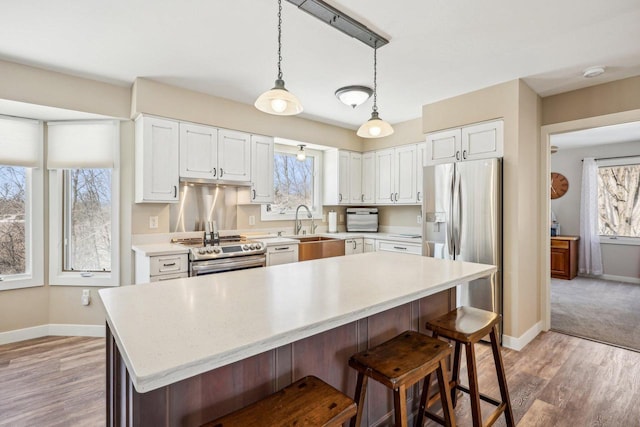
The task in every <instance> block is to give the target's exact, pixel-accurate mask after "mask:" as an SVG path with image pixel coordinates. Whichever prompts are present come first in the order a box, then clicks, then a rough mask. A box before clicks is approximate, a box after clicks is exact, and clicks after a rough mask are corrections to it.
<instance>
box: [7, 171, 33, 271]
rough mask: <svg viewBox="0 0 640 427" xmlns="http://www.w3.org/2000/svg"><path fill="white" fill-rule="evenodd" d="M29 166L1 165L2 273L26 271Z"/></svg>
mask: <svg viewBox="0 0 640 427" xmlns="http://www.w3.org/2000/svg"><path fill="white" fill-rule="evenodd" d="M26 189H27V169H26V168H24V167H19V166H0V275H13V274H23V273H25V272H26V258H27V256H26V255H27V254H26V245H25V236H26V228H25V227H26V223H25V218H26V197H27V194H26Z"/></svg>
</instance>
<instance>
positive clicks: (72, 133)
mask: <svg viewBox="0 0 640 427" xmlns="http://www.w3.org/2000/svg"><path fill="white" fill-rule="evenodd" d="M47 127H48V130H47V135H48V140H47V141H48V151H47V154H48V156H47V168H48V169H83V168H84V169H97V168H105V169H111V168H113V167H114V164H115V153H116V152H117V150H116V147H117V143H118V141H119V134H118V133H119V126H118V122H117V121H113V120H105V121H83V122H49V123H47Z"/></svg>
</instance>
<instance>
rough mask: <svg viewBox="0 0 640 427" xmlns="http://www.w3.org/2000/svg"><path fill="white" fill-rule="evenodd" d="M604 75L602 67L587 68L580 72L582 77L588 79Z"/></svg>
mask: <svg viewBox="0 0 640 427" xmlns="http://www.w3.org/2000/svg"><path fill="white" fill-rule="evenodd" d="M602 74H604V67H589V68H587V69H586V70H584V71H583V72H582V77H584V78H586V79H590V78H593V77H598V76H600V75H602Z"/></svg>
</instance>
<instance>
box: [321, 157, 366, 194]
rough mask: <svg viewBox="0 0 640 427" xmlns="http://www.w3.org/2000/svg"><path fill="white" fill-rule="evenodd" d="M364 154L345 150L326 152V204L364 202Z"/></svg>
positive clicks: (324, 174) (324, 175)
mask: <svg viewBox="0 0 640 427" xmlns="http://www.w3.org/2000/svg"><path fill="white" fill-rule="evenodd" d="M361 171H362V154H360V153H354V152H350V151H344V150H327V151H325V152H324V173H323V178H324V204H325V205H330V206H331V205H353V204H360V203H361V200H362V183H361V180H362V176H361V174H362V173H361Z"/></svg>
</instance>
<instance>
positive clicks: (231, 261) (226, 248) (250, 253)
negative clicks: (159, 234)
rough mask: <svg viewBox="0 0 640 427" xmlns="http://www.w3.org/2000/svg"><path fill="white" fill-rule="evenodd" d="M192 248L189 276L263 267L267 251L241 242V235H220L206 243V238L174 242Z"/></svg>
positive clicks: (176, 240)
mask: <svg viewBox="0 0 640 427" xmlns="http://www.w3.org/2000/svg"><path fill="white" fill-rule="evenodd" d="M172 243H178V244H181V245H183V246H186V247H188V248H189V277H194V276H202V275H205V274H214V273H222V272H225V271H234V270H245V269H248V268H257V267H264V266H266V264H267V256H266V251H267V248H266V246H265V245H264V244H262V243H261V242H256V241H252V240H242V239H241V238H240V236H221V237H220V238H219V239H218V238H216V239H214V240H213V241H212V242H207V244H205V239H200V238H194V239H175V240H172Z"/></svg>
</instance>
